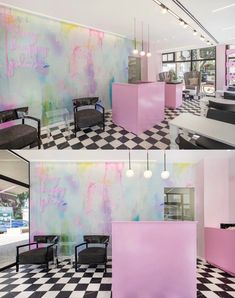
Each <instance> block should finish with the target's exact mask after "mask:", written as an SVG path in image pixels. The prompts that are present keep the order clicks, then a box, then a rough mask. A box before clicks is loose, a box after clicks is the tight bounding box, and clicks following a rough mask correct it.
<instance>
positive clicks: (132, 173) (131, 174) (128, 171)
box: [126, 150, 135, 178]
mask: <svg viewBox="0 0 235 298" xmlns="http://www.w3.org/2000/svg"><path fill="white" fill-rule="evenodd" d="M134 174H135V173H134V171H133V170H132V169H131V150H129V168H128V170H127V171H126V176H127V177H128V178H131V177H133V176H134Z"/></svg>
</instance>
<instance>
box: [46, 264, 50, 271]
mask: <svg viewBox="0 0 235 298" xmlns="http://www.w3.org/2000/svg"><path fill="white" fill-rule="evenodd" d="M46 271H47V272H48V271H49V262H47V263H46Z"/></svg>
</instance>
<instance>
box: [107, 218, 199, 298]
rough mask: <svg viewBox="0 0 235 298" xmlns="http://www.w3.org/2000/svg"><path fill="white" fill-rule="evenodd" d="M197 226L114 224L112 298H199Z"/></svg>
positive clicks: (155, 223)
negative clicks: (197, 297) (197, 286)
mask: <svg viewBox="0 0 235 298" xmlns="http://www.w3.org/2000/svg"><path fill="white" fill-rule="evenodd" d="M196 283H197V279H196V223H195V222H113V223H112V291H113V298H150V297H151V298H155V297H156V298H157V297H159V298H160V297H161V298H169V297H170V298H196V296H197V294H196V292H197V289H196Z"/></svg>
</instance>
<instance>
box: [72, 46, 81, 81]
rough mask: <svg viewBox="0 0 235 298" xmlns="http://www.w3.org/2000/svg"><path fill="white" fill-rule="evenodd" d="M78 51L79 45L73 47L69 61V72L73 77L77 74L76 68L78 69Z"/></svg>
mask: <svg viewBox="0 0 235 298" xmlns="http://www.w3.org/2000/svg"><path fill="white" fill-rule="evenodd" d="M80 51H81V49H80V47H79V46H76V47H75V48H74V49H73V53H72V57H71V61H70V74H71V76H72V78H75V77H76V76H77V75H78V69H79V64H78V58H79V54H80Z"/></svg>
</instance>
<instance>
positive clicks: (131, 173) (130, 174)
mask: <svg viewBox="0 0 235 298" xmlns="http://www.w3.org/2000/svg"><path fill="white" fill-rule="evenodd" d="M126 176H127V177H128V178H131V177H133V176H134V171H133V170H132V169H129V170H127V171H126Z"/></svg>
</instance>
